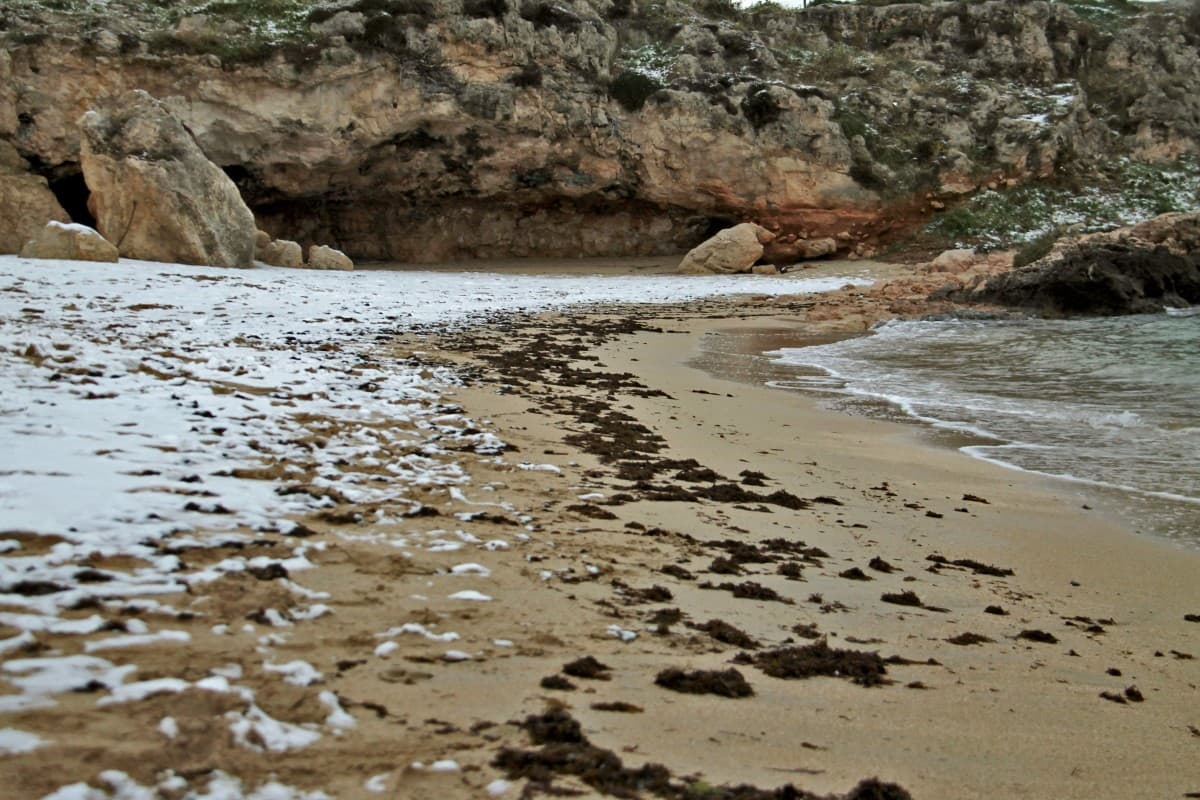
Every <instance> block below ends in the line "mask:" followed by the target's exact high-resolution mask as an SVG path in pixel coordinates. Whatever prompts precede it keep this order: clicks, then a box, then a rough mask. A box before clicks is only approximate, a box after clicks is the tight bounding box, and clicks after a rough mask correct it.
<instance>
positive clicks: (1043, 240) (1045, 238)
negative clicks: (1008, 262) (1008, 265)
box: [1013, 227, 1062, 269]
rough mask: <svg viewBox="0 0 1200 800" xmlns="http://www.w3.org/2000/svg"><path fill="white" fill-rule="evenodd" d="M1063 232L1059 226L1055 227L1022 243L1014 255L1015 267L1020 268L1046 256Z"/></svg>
mask: <svg viewBox="0 0 1200 800" xmlns="http://www.w3.org/2000/svg"><path fill="white" fill-rule="evenodd" d="M1061 234H1062V231H1060V230H1059V229H1058V228H1057V227H1054V228H1051V229H1049V230H1048V231H1045V232H1044V233H1041V234H1039V235H1038V236H1037V237H1036V238H1034V239H1032V240H1031V241H1030V242H1028V243H1027V244H1025V245H1022V247H1021V248H1020V249H1019V250H1017V253H1016V255H1015V256H1013V269H1020V268H1021V267H1024V266H1028V265H1029V264H1032V263H1033V262H1035V261H1037V260H1038V259H1040V258H1043V257H1044V256H1046V255H1047V254H1048V253H1049V252H1050V250H1051V249H1052V248H1053V247H1054V243H1055V242H1057V241H1058V238H1059V236H1060V235H1061Z"/></svg>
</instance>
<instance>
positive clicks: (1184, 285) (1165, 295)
mask: <svg viewBox="0 0 1200 800" xmlns="http://www.w3.org/2000/svg"><path fill="white" fill-rule="evenodd" d="M970 299H971V301H972V302H978V303H995V304H998V305H1004V306H1015V307H1020V308H1025V309H1030V310H1033V311H1037V312H1039V313H1042V314H1051V315H1061V316H1078V315H1103V316H1110V315H1117V314H1144V313H1153V312H1157V311H1161V310H1162V308H1163V307H1164V306H1174V307H1184V306H1189V305H1194V304H1197V303H1200V252H1190V253H1187V254H1179V253H1174V252H1171V251H1170V250H1168V249H1167V248H1166V247H1163V246H1161V245H1159V246H1155V247H1153V248H1149V247H1145V246H1141V245H1137V244H1125V243H1105V244H1103V245H1099V246H1084V247H1082V248H1080V249H1077V250H1075V251H1072V252H1068V253H1067V254H1066V255H1064V256H1062V257H1060V258H1057V259H1055V258H1052V259H1050V260H1048V261H1043V262H1037V263H1035V264H1033V265H1031V266H1030V267H1026V268H1024V269H1019V270H1013V271H1012V272H1008V273H1005V274H1003V275H998V276H996V277H995V278H992V279H991V280H989V281H988V282H987V283H986V284H984V286H983V287H982V288H981V289H979V290H978V291H976V292H975V293H974V294H972V295H971V296H970Z"/></svg>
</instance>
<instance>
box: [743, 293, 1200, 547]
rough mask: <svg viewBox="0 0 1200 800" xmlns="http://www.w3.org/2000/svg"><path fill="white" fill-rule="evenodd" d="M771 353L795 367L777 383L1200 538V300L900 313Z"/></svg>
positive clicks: (1161, 530) (1180, 535)
mask: <svg viewBox="0 0 1200 800" xmlns="http://www.w3.org/2000/svg"><path fill="white" fill-rule="evenodd" d="M767 355H768V356H769V357H772V358H774V359H775V360H776V363H777V364H778V365H781V366H782V365H786V366H787V367H789V368H790V369H791V370H793V374H791V375H789V376H788V377H786V378H784V379H782V380H781V379H776V380H774V381H773V382H772V383H773V385H777V386H781V387H786V388H795V389H803V390H806V391H815V392H819V393H821V394H824V395H826V396H833V397H840V398H842V402H841V403H840V405H847V404H849V405H854V406H857V407H858V408H860V409H870V408H872V407H873V408H875V409H876V410H877V411H878V410H879V409H881V408H883V409H891V410H892V413H893V414H894V413H896V412H897V411H899V412H900V413H901V414H902V415H904V416H906V417H908V418H911V419H914V420H919V421H921V422H924V423H928V424H930V425H933V426H936V427H937V428H940V429H945V430H949V431H954V432H957V433H959V434H962V435H964V436H966V437H967V438H968V439H969V441H971V442H972V443H971V444H969V445H966V446H964V447H963V448H962V449H963V450H964V451H966V452H967V453H970V454H971V455H973V456H975V457H977V458H981V459H986V460H989V461H993V462H996V463H999V464H1003V465H1005V466H1009V467H1014V468H1017V469H1021V470H1026V471H1029V472H1036V473H1042V474H1045V475H1049V476H1055V477H1058V478H1062V479H1065V480H1069V481H1074V482H1077V483H1082V484H1089V485H1091V486H1094V487H1097V488H1098V489H1099V490H1101V492H1102V493H1103V494H1105V495H1106V496H1107V497H1109V498H1110V499H1111V500H1113V501H1115V503H1114V505H1115V507H1116V510H1118V511H1120V512H1123V513H1124V515H1125V516H1126V517H1127V519H1128V521H1129V522H1131V523H1132V524H1133V526H1134V527H1135V528H1136V529H1139V530H1144V531H1146V532H1152V533H1156V534H1160V535H1164V536H1168V537H1171V538H1174V539H1177V540H1180V541H1182V542H1185V543H1187V544H1188V545H1190V546H1195V547H1200V308H1193V309H1188V310H1184V311H1173V312H1170V313H1164V314H1154V315H1138V316H1128V317H1109V318H1101V319H1078V320H1019V321H968V320H946V321H902V322H889V323H886V324H883V325H881V326H879V327H878V328H876V329H875V330H874V331H872V332H871V333H869V334H867V335H864V336H858V337H854V338H849V339H843V340H840V341H836V342H833V343H827V344H820V345H815V346H810V347H786V348H782V349H779V350H776V351H774V352H772V353H768V354H767Z"/></svg>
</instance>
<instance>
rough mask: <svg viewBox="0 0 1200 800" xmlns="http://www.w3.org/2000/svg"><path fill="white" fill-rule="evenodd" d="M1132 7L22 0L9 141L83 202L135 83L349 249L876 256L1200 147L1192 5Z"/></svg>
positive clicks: (275, 210) (287, 213)
mask: <svg viewBox="0 0 1200 800" xmlns="http://www.w3.org/2000/svg"><path fill="white" fill-rule="evenodd" d="M49 5H54V6H55V7H56V8H54V9H51V8H48V7H47V6H49ZM1122 8H1123V9H1124V12H1123V13H1124V14H1125V15H1124V16H1122V17H1121V18H1120V20H1119V23H1118V24H1111V23H1107V22H1105V21H1104V20H1100V21H1088V20H1086V19H1082V18H1081V17H1079V16H1078V15H1077V14H1076V13H1075V12H1074V11H1073V10H1072V9H1071V7H1069V6H1067V5H1064V4H1060V3H1047V2H1041V1H1040V0H1035V1H1032V2H983V3H962V2H959V3H929V4H905V5H880V6H867V5H823V6H819V7H814V8H810V9H806V10H803V11H799V10H786V9H780V8H779V7H777V6H759V7H756V8H753V9H750V10H745V11H743V10H738V9H737V8H735V7H733V6H730V5H726V4H724V3H722V2H719V0H703V1H702V2H698V3H696V4H690V3H681V2H678V0H662V1H661V2H647V0H571V1H568V0H559V1H557V2H556V1H555V0H335V2H328V3H323V4H319V5H318V4H314V3H310V2H304V1H303V0H221V2H210V3H207V4H201V3H198V2H185V0H160V2H158V3H153V4H151V3H138V2H133V0H109V2H108V3H107V4H106V6H105V7H104V8H100V7H99V6H94V5H91V4H88V3H83V2H77V1H76V0H56V2H54V3H53V4H51V3H47V2H43V0H12V2H9V3H5V5H4V7H3V9H0V40H2V41H3V47H2V48H0V147H4V146H5V145H6V144H11V145H12V146H13V147H15V149H16V151H17V152H18V153H19V155H20V156H21V157H22V158H23V159H24V162H25V164H26V165H27V168H28V170H29V171H30V172H32V173H35V174H37V175H40V176H44V177H45V178H47V179H48V180H49V181H50V185H51V188H52V189H54V190H55V192H56V194H57V195H58V196H59V199H60V201H61V202H62V203H63V206H64V207H65V208H66V210H67V211H68V212H69V213H70V214H71V215H72V217H73V218H75V219H76V220H77V221H87V220H86V218H85V217H86V214H87V211H86V203H85V200H86V187H84V185H83V182H82V180H81V179H80V177H79V166H78V164H79V151H80V132H79V127H78V124H77V123H78V120H79V118H80V117H81V115H82V114H83V113H84V112H85V111H87V110H88V109H89V108H90V107H91V106H92V105H93V104H94V103H95V102H96V101H97V100H98V99H103V98H109V97H114V96H117V95H119V94H120V93H123V92H125V91H127V90H129V89H133V88H139V89H143V90H145V91H148V92H149V93H150V94H152V95H154V96H156V97H159V98H161V99H162V100H163V101H164V102H165V103H166V104H167V106H168V107H169V108H170V109H171V110H172V111H173V112H174V113H175V114H176V115H177V116H178V117H179V118H180V119H181V120H183V121H184V123H185V124H186V125H187V127H188V128H189V129H190V130H191V132H192V133H193V134H194V135H195V137H196V140H197V141H198V142H199V144H200V145H201V147H202V148H203V150H204V151H205V154H206V155H207V156H208V157H209V158H210V159H212V160H213V161H215V162H216V163H217V164H219V165H221V166H222V167H224V168H225V170H226V172H227V173H228V174H229V175H230V176H231V177H232V178H233V179H234V180H235V181H236V182H237V184H238V186H239V188H240V189H241V191H242V194H243V196H244V197H245V199H246V201H247V203H248V204H249V205H250V207H251V208H252V209H253V211H254V213H255V215H256V217H257V218H258V221H259V224H260V227H263V228H264V229H266V230H267V231H269V232H270V233H272V234H273V235H275V236H282V237H286V238H288V239H296V240H298V241H300V242H303V243H305V244H308V243H312V242H314V241H320V242H328V243H332V244H334V245H335V246H337V247H339V248H340V249H342V250H345V251H346V252H347V253H349V254H350V255H352V256H353V257H354V258H356V259H364V258H366V259H371V258H378V259H404V260H427V261H437V260H448V259H456V258H470V257H486V256H533V255H541V256H582V255H634V254H658V253H668V252H682V251H683V250H686V249H687V248H688V247H690V246H692V245H694V244H695V243H697V242H698V241H700V240H701V239H703V238H704V237H705V236H706V235H707V234H710V233H712V232H713V231H714V230H715V229H718V228H720V227H724V226H727V225H729V224H731V223H733V222H737V221H742V220H755V221H759V222H762V223H763V224H766V225H768V226H769V227H772V228H774V229H777V230H780V234H781V235H780V236H779V237H778V238H777V240H776V242H777V244H776V245H775V246H776V247H783V248H786V247H790V248H791V249H792V250H793V251H797V252H803V251H804V249H805V248H804V247H803V242H804V240H806V239H814V240H815V239H829V238H833V239H834V241H836V242H837V246H838V248H839V251H840V252H851V251H857V252H860V253H861V252H869V248H871V247H873V246H875V243H876V242H877V241H878V240H879V238H880V237H884V238H886V237H888V236H895V235H896V233H897V232H898V231H903V230H905V229H906V228H907V227H910V226H911V225H912V224H913V222H914V221H916V220H920V219H923V218H924V217H925V216H926V215H928V214H930V213H933V212H934V211H935V210H936V209H938V208H940V207H943V206H944V205H945V204H946V203H952V202H953V199H954V198H955V197H957V196H960V195H963V194H965V193H969V192H972V191H974V190H975V189H976V188H978V187H980V186H983V185H989V184H990V185H992V186H1005V185H1011V184H1015V183H1019V182H1023V181H1027V180H1030V179H1036V178H1044V177H1047V176H1051V175H1054V174H1055V173H1056V172H1059V171H1062V170H1063V169H1065V168H1067V167H1068V166H1070V167H1072V168H1078V167H1080V166H1081V165H1083V166H1086V165H1088V164H1089V163H1092V162H1096V161H1103V160H1107V159H1111V158H1113V157H1115V156H1116V155H1118V154H1129V155H1131V156H1133V157H1136V158H1141V159H1149V160H1153V159H1168V158H1175V157H1177V156H1179V155H1181V154H1187V153H1195V152H1196V150H1197V141H1198V138H1200V91H1198V89H1200V56H1198V55H1197V53H1198V45H1200V16H1198V15H1197V14H1196V13H1194V12H1189V11H1188V10H1187V9H1186V8H1176V7H1173V6H1170V5H1168V4H1163V5H1162V6H1155V7H1154V8H1147V9H1146V10H1142V9H1140V8H1139V7H1135V6H1122ZM797 241H799V242H800V245H799V246H798V245H797Z"/></svg>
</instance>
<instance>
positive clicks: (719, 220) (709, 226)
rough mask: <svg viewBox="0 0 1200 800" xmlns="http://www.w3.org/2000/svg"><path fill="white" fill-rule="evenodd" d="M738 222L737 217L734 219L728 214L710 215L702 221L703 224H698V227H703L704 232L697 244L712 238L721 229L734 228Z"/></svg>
mask: <svg viewBox="0 0 1200 800" xmlns="http://www.w3.org/2000/svg"><path fill="white" fill-rule="evenodd" d="M737 224H738V221H737V220H736V219H734V218H733V217H726V216H716V217H708V218H707V219H705V220H703V221H702V224H701V225H698V226H697V227H698V228H702V229H703V231H702V234H701V236H700V237H699V239H698V241H697V242H696V244H699V243H700V242H704V241H707V240H709V239H711V238H712V237H714V236H716V235H717V234H718V233H720V232H721V231H723V230H725V229H726V228H732V227H733V226H734V225H737Z"/></svg>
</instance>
